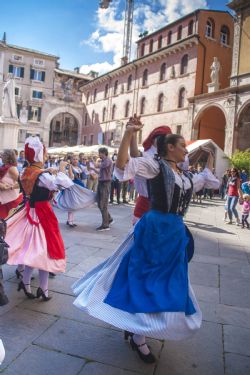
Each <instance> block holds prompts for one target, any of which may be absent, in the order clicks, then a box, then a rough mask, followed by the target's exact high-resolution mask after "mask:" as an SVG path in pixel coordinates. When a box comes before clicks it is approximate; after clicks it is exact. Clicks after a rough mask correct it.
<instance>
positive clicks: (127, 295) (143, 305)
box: [104, 210, 196, 315]
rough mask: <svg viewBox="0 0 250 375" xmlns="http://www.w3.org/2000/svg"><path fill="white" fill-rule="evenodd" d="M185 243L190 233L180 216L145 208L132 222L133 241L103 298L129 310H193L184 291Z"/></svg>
mask: <svg viewBox="0 0 250 375" xmlns="http://www.w3.org/2000/svg"><path fill="white" fill-rule="evenodd" d="M191 242H192V240H191ZM188 246H190V236H189V233H188V231H187V230H186V227H185V225H184V223H183V218H182V217H181V216H178V215H175V214H165V213H161V212H159V211H155V210H151V211H149V212H148V213H146V214H145V215H144V216H143V217H142V219H141V220H140V221H139V222H138V224H137V225H136V226H135V229H134V243H133V245H132V247H131V248H130V250H129V251H128V252H127V253H126V254H125V256H124V257H123V259H122V261H121V263H120V266H119V268H118V270H117V272H116V275H115V277H114V280H113V283H112V286H111V289H110V290H109V293H108V294H107V296H106V298H105V299H104V302H105V303H107V304H109V305H110V306H112V307H115V308H117V309H120V310H123V311H127V312H130V313H157V312H163V311H164V312H167V311H168V312H184V313H185V314H186V315H192V314H194V313H195V312H196V310H195V308H194V305H193V302H192V300H191V298H190V296H189V292H188V289H189V288H188V285H189V284H188V255H187V249H188Z"/></svg>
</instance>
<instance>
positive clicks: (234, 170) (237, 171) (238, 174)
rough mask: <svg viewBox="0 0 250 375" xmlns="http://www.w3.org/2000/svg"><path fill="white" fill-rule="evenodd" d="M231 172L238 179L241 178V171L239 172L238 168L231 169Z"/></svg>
mask: <svg viewBox="0 0 250 375" xmlns="http://www.w3.org/2000/svg"><path fill="white" fill-rule="evenodd" d="M231 171H233V172H235V173H236V177H237V178H240V172H239V170H238V169H237V168H235V167H233V168H232V169H231Z"/></svg>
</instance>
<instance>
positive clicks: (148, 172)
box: [114, 157, 159, 181]
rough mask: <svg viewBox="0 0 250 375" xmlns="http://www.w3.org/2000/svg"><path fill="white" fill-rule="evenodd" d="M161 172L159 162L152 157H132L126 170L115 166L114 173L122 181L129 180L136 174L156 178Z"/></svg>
mask: <svg viewBox="0 0 250 375" xmlns="http://www.w3.org/2000/svg"><path fill="white" fill-rule="evenodd" d="M158 173H159V164H158V162H157V161H156V160H154V159H152V158H145V157H138V158H130V159H129V161H128V162H127V164H126V166H125V168H124V170H122V169H119V168H117V167H115V169H114V174H115V176H116V177H117V178H118V180H120V181H128V180H130V179H132V178H134V177H135V176H141V177H145V178H146V179H150V178H154V177H155V176H157V175H158Z"/></svg>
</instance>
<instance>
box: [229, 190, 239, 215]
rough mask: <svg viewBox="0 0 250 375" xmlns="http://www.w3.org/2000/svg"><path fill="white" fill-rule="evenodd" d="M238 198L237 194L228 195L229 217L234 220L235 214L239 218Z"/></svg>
mask: <svg viewBox="0 0 250 375" xmlns="http://www.w3.org/2000/svg"><path fill="white" fill-rule="evenodd" d="M238 200H239V197H236V196H228V197H227V207H228V217H229V220H230V221H232V218H233V214H234V216H235V218H236V219H237V220H238V219H239V215H238V211H237V210H236V206H237V203H238Z"/></svg>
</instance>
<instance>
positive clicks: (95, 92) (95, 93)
mask: <svg viewBox="0 0 250 375" xmlns="http://www.w3.org/2000/svg"><path fill="white" fill-rule="evenodd" d="M96 95H97V89H95V91H94V97H93V99H94V102H95V101H96Z"/></svg>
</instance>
